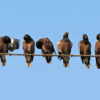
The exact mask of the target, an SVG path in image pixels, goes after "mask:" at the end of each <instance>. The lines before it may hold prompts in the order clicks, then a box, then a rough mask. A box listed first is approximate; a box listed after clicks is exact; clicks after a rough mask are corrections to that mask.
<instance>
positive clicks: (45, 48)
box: [36, 38, 56, 63]
mask: <svg viewBox="0 0 100 100" xmlns="http://www.w3.org/2000/svg"><path fill="white" fill-rule="evenodd" d="M36 47H37V48H38V49H41V51H42V53H43V54H53V53H54V52H55V49H54V46H53V43H52V42H51V41H50V39H48V38H42V39H39V40H38V41H37V42H36ZM55 53H56V52H55ZM44 57H45V60H46V62H47V63H50V62H51V60H52V56H44Z"/></svg>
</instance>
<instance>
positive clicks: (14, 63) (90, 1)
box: [0, 0, 100, 100]
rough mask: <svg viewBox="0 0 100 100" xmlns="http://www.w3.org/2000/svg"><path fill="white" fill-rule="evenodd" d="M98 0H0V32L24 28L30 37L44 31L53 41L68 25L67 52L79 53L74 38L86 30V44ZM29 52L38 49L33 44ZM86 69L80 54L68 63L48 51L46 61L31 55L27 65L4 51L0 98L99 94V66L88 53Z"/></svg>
mask: <svg viewBox="0 0 100 100" xmlns="http://www.w3.org/2000/svg"><path fill="white" fill-rule="evenodd" d="M99 25H100V1H99V0H41V1H40V0H0V36H4V35H9V36H11V37H13V38H18V39H20V40H21V41H20V42H21V43H20V49H19V50H16V51H14V52H13V53H23V50H22V42H23V36H24V35H25V34H29V35H31V36H32V38H33V39H34V40H35V42H36V41H37V40H38V39H39V38H42V37H48V38H50V39H51V41H52V42H53V43H54V46H55V49H56V51H57V48H56V43H57V41H60V40H61V39H62V36H63V34H64V32H66V31H68V32H70V33H69V37H70V39H71V41H72V42H73V48H72V54H79V52H78V43H79V41H80V39H82V34H83V33H87V35H88V36H89V40H90V42H91V44H92V54H94V46H95V42H96V35H97V34H98V33H99V32H100V27H99ZM35 53H41V51H40V50H38V49H37V48H36V50H35ZM91 66H92V67H91V69H86V67H85V66H84V65H82V63H81V60H80V58H75V57H73V58H71V60H70V66H69V68H64V67H63V65H62V62H61V61H59V60H58V59H57V58H56V57H53V60H52V63H51V64H47V63H46V62H45V60H44V59H43V57H34V61H33V63H32V67H31V68H27V67H26V63H25V58H24V57H23V56H11V57H9V56H7V66H6V67H2V66H1V65H0V100H61V99H62V100H94V99H95V100H100V93H99V92H100V80H99V76H100V70H98V69H96V67H95V58H92V59H91Z"/></svg>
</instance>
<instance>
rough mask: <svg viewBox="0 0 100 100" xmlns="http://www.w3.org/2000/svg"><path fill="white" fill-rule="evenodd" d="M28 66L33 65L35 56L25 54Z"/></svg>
mask: <svg viewBox="0 0 100 100" xmlns="http://www.w3.org/2000/svg"><path fill="white" fill-rule="evenodd" d="M25 58H26V65H27V67H31V62H32V61H33V58H34V57H33V56H25Z"/></svg>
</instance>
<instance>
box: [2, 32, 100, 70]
mask: <svg viewBox="0 0 100 100" xmlns="http://www.w3.org/2000/svg"><path fill="white" fill-rule="evenodd" d="M68 34H69V32H66V33H64V35H63V37H62V39H61V40H60V41H59V42H57V50H58V54H59V56H58V59H59V60H63V66H64V67H68V66H69V60H70V56H62V55H70V54H71V49H72V46H73V44H72V42H71V41H70V39H69V37H68ZM96 38H97V42H96V43H95V55H100V34H97V37H96ZM23 39H24V41H23V51H24V54H34V53H35V42H34V40H33V38H32V37H31V36H30V35H28V34H26V35H24V37H23ZM19 45H20V40H19V39H14V38H10V37H9V36H3V37H0V53H8V52H9V51H11V52H13V51H14V50H16V49H19ZM78 46H79V53H80V55H91V43H90V41H89V38H88V36H87V34H83V36H82V40H80V42H79V45H78ZM36 47H37V48H38V49H40V50H41V51H42V54H53V53H55V54H56V51H55V49H54V45H53V43H52V42H51V40H50V39H49V38H41V39H39V40H38V41H37V42H36ZM43 57H44V58H45V60H46V62H47V63H50V62H51V61H52V56H49V55H46V56H43ZM80 58H81V61H82V63H83V64H85V66H86V68H90V67H91V64H90V59H91V57H90V56H81V57H80ZM95 58H96V67H97V68H99V69H100V56H96V57H95ZM0 59H1V64H2V66H5V65H6V56H5V55H0ZM33 59H34V56H33V55H25V60H26V65H27V66H28V67H30V66H31V63H32V61H33Z"/></svg>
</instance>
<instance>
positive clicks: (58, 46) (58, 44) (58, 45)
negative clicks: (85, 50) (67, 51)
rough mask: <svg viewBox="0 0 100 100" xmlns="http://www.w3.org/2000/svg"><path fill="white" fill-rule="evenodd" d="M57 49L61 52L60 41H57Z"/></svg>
mask: <svg viewBox="0 0 100 100" xmlns="http://www.w3.org/2000/svg"><path fill="white" fill-rule="evenodd" d="M57 49H58V52H62V50H61V43H60V42H57Z"/></svg>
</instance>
